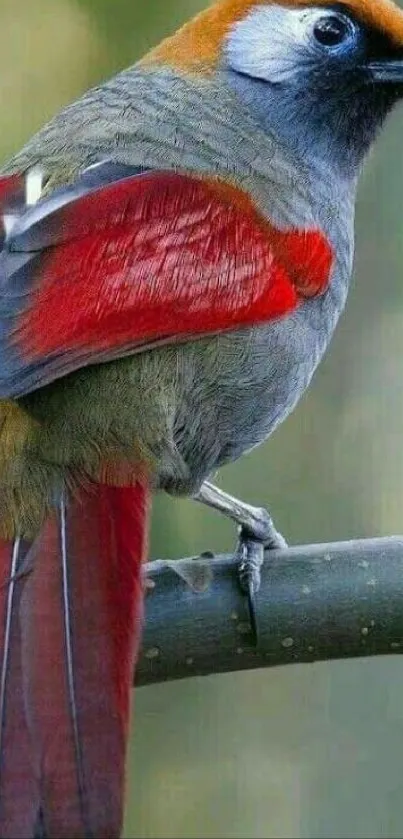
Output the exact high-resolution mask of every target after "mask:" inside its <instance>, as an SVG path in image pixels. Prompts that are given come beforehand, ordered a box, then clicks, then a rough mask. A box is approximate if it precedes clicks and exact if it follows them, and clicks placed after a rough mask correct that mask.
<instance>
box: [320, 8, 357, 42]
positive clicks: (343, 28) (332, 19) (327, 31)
mask: <svg viewBox="0 0 403 839" xmlns="http://www.w3.org/2000/svg"><path fill="white" fill-rule="evenodd" d="M313 35H314V38H315V40H316V41H317V42H318V43H319V44H320V45H321V46H322V47H337V46H338V45H339V44H342V43H343V41H346V40H347V39H348V38H349V36H350V35H351V24H350V22H349V21H348V20H347V18H345V17H342V16H341V15H327V16H326V17H322V18H320V19H319V20H317V21H316V23H315V25H314V27H313Z"/></svg>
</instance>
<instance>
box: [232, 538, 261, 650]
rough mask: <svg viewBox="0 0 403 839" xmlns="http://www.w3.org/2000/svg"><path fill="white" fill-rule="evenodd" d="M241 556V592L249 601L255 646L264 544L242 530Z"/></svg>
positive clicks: (239, 550)
mask: <svg viewBox="0 0 403 839" xmlns="http://www.w3.org/2000/svg"><path fill="white" fill-rule="evenodd" d="M236 552H237V554H238V556H239V564H238V578H239V583H240V587H241V591H242V592H243V594H245V595H246V597H247V601H248V611H249V622H250V627H251V633H252V639H253V644H254V646H256V647H257V645H258V640H259V638H258V626H257V617H256V595H257V592H258V591H259V589H260V583H261V567H262V565H263V560H264V543H263V542H261V541H258V540H256V539H253V538H251V537H250V536H249V535H247V534H246V533H245V532H244V530H243V528H241V531H240V536H239V542H238V547H237V551H236Z"/></svg>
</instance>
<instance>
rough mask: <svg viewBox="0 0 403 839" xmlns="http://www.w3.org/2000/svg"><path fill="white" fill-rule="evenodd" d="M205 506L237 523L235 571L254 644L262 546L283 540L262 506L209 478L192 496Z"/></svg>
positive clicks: (269, 546) (282, 544) (278, 544)
mask: <svg viewBox="0 0 403 839" xmlns="http://www.w3.org/2000/svg"><path fill="white" fill-rule="evenodd" d="M193 497H194V498H195V500H196V501H200V502H201V503H202V504H205V505H206V506H207V507H210V508H212V509H214V510H217V511H218V512H220V513H223V515H225V516H228V517H229V518H230V519H232V521H235V522H236V523H237V524H238V525H239V542H238V547H237V554H238V556H239V565H238V575H239V583H240V586H241V590H242V592H243V593H244V594H245V595H246V597H247V598H248V609H249V620H250V625H251V632H252V637H253V643H254V644H255V646H257V644H258V628H257V619H256V595H257V592H258V591H259V588H260V572H261V567H262V565H263V560H264V552H265V550H283V549H284V548H286V547H287V542H286V541H285V539H284V537H283V536H282V535H281V533H279V532H278V530H276V528H275V527H274V524H273V520H272V518H271V516H270V514H269V513H268V511H267V510H265V509H264V507H252V506H251V504H246V503H245V502H244V501H240V500H239V499H238V498H234V497H233V496H232V495H229V494H228V493H227V492H223V490H222V489H219V488H218V487H216V486H214V484H211V483H210V482H209V481H204V482H203V484H202V485H201V487H200V489H199V490H198V492H197V493H195V495H194V496H193Z"/></svg>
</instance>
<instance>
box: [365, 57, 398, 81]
mask: <svg viewBox="0 0 403 839" xmlns="http://www.w3.org/2000/svg"><path fill="white" fill-rule="evenodd" d="M366 70H369V72H370V74H371V81H374V82H392V83H393V82H394V83H395V84H399V82H403V58H402V59H400V60H399V59H397V60H396V59H392V60H389V59H387V58H386V59H384V60H383V61H370V62H369V63H368V64H367V65H366Z"/></svg>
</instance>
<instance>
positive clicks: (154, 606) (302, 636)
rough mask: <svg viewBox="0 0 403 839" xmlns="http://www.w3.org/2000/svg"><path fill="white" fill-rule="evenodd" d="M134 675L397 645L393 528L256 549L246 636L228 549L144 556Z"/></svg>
mask: <svg viewBox="0 0 403 839" xmlns="http://www.w3.org/2000/svg"><path fill="white" fill-rule="evenodd" d="M146 578H147V596H146V625H145V631H144V639H143V648H142V651H141V656H140V660H139V663H138V666H137V670H136V684H138V685H147V684H151V683H153V682H160V681H167V680H172V679H181V678H185V677H189V676H205V675H208V674H210V673H224V672H228V671H234V670H247V669H250V668H256V667H273V666H276V665H279V664H292V663H296V662H305V661H318V660H324V659H333V658H352V657H354V656H369V655H384V654H386V653H398V652H402V651H403V537H402V536H394V537H388V538H385V539H362V540H357V541H351V542H336V543H331V544H327V545H326V544H325V545H302V546H299V547H294V548H289V549H287V550H284V551H271V552H266V557H265V562H264V565H263V569H262V586H261V589H260V591H259V594H258V596H257V604H256V612H257V621H258V630H259V646H258V649H256V648H255V647H254V646H253V644H252V641H251V634H250V626H249V622H248V610H247V603H246V599H245V597H244V595H243V594H242V593H241V591H240V588H239V584H238V579H237V565H236V559H235V557H234V556H231V555H221V556H217V557H216V558H212V557H211V555H203V556H202V557H196V558H194V559H180V560H172V561H168V560H164V561H161V560H158V561H156V562H150V563H149V564H148V565H147V566H146Z"/></svg>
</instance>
